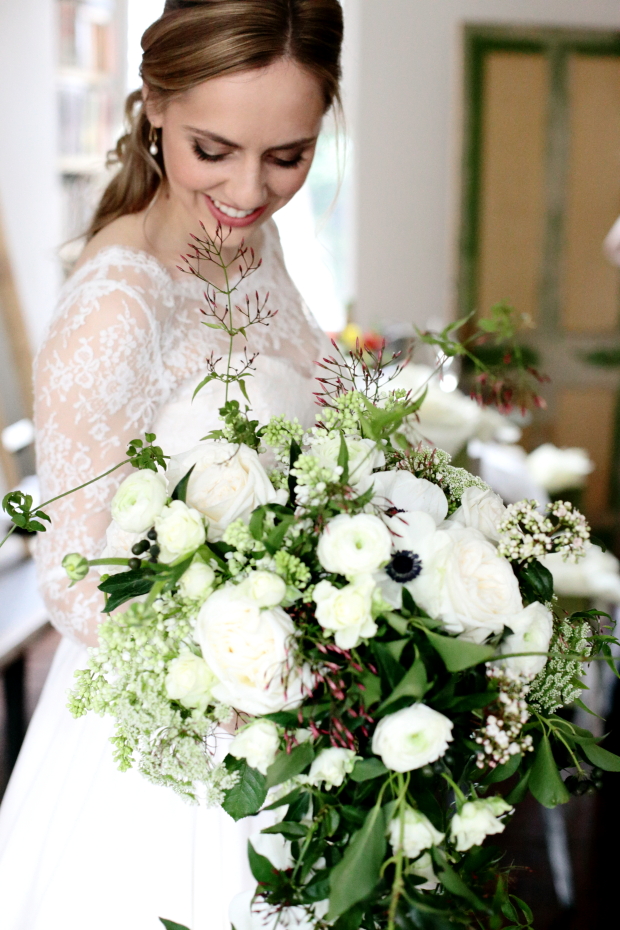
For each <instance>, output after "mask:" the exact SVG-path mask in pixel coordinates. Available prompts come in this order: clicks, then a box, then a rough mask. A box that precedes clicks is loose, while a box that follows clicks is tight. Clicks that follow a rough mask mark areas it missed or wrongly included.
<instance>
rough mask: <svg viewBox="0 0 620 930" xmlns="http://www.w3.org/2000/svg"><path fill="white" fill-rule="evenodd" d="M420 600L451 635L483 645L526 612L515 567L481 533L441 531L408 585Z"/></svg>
mask: <svg viewBox="0 0 620 930" xmlns="http://www.w3.org/2000/svg"><path fill="white" fill-rule="evenodd" d="M407 587H408V588H409V590H410V591H411V594H412V595H413V598H414V600H415V601H416V602H417V603H418V604H419V605H420V607H422V608H423V609H424V610H425V611H426V612H427V613H428V614H429V616H431V617H434V618H435V619H436V620H439V621H441V624H442V626H443V628H444V629H445V630H446V631H447V632H448V633H457V634H460V635H461V638H462V639H467V640H469V641H470V642H476V643H481V642H483V641H484V640H485V639H486V638H487V637H488V636H489V634H496V633H501V631H502V630H503V628H504V626H505V625H506V623H509V622H510V619H511V618H512V617H514V615H515V614H518V613H519V612H520V611H521V610H522V609H523V602H522V600H521V593H520V591H519V583H518V582H517V579H516V576H515V574H514V572H513V570H512V567H511V565H510V562H509V561H508V560H507V559H504V558H502V557H501V556H499V555H498V554H497V549H496V548H495V546H494V545H493V543H491V542H489V540H488V539H486V538H485V537H484V536H483V535H482V533H480V532H479V531H478V530H473V529H469V528H468V527H461V526H458V525H457V526H454V527H449V528H448V529H443V530H438V531H437V533H436V534H435V535H434V536H433V537H432V538H431V541H430V545H429V546H428V547H427V551H426V552H425V554H424V556H423V558H422V571H421V572H420V574H419V575H418V577H417V578H415V579H414V580H413V581H411V582H409V583H408V584H407Z"/></svg>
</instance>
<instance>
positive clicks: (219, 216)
mask: <svg viewBox="0 0 620 930" xmlns="http://www.w3.org/2000/svg"><path fill="white" fill-rule="evenodd" d="M205 199H206V201H207V206H208V207H209V210H210V211H211V213H212V215H213V216H214V217H215V219H216V220H217V221H218V223H221V224H222V226H228V227H231V228H233V229H237V228H239V227H243V226H251V225H252V223H255V222H256V220H257V219H258V218H259V217H260V216H262V214H263V213H264V212H265V210H266V209H267V204H265V205H264V206H262V207H257V208H256V210H252V212H251V213H246V214H245V215H243V214H242V215H241V216H230V215H229V214H228V213H224V211H223V210H221V209H220V208H219V207H218V206H217V204H216V203H215V201H214V200H213V198H212V197H209V195H208V194H205ZM218 203H219V201H218ZM222 206H224V204H222ZM226 206H228V205H227V204H226ZM229 209H231V210H232V209H233V208H232V207H229ZM235 212H236V213H237V214H239V213H242V211H241V210H236V211H235Z"/></svg>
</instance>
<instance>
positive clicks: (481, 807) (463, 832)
mask: <svg viewBox="0 0 620 930" xmlns="http://www.w3.org/2000/svg"><path fill="white" fill-rule="evenodd" d="M511 810H512V807H511V806H510V804H507V803H506V801H504V800H503V798H500V797H497V796H496V797H493V798H480V799H479V800H476V801H466V802H465V804H463V807H462V808H461V810H460V813H458V814H455V815H454V817H453V818H452V823H451V824H450V836H451V839H452V840H453V841H454V844H455V846H456V848H457V850H458V851H459V852H465V850H467V849H471V847H472V846H480V844H481V843H482V842H483V840H484V838H485V836H489V835H490V834H492V833H503V832H504V828H505V824H503V823H502V822H501V820H499V819H498V818H499V817H501V815H502V814H507V813H508V812H509V811H511Z"/></svg>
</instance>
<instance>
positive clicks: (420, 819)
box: [388, 807, 445, 859]
mask: <svg viewBox="0 0 620 930" xmlns="http://www.w3.org/2000/svg"><path fill="white" fill-rule="evenodd" d="M402 834H403V835H402V849H403V852H404V854H405V855H406V856H407V857H408V858H409V859H417V858H418V856H419V855H420V853H421V852H423V851H424V850H425V849H430V848H431V846H437V845H438V843H441V841H442V840H443V838H444V835H445V834H443V833H440V832H439V830H436V829H435V827H434V826H433V825H432V823H431V822H430V820H429V819H428V817H427V816H426V815H425V814H423V813H422V812H421V811H418V810H415V809H414V808H413V807H407V808H406V809H405V814H404V824H403V829H402ZM388 836H389V840H390V845H391V847H392V849H393V850H394V852H397V851H398V849H400V847H401V822H400V817H395V818H394V819H393V820H392V821H391V823H390V825H389V827H388Z"/></svg>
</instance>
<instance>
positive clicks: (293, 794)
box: [263, 787, 303, 811]
mask: <svg viewBox="0 0 620 930" xmlns="http://www.w3.org/2000/svg"><path fill="white" fill-rule="evenodd" d="M302 791H303V788H301V787H299V788H294V789H293V791H289V793H288V794H285V795H284V797H283V798H278V800H277V801H274V802H273V804H269V805H268V806H267V807H264V808H263V810H265V811H275V810H276V809H277V808H278V807H286V806H287V804H292V803H293V801H296V800H297V799H298V798H299V796H300V794H301V793H302Z"/></svg>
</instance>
